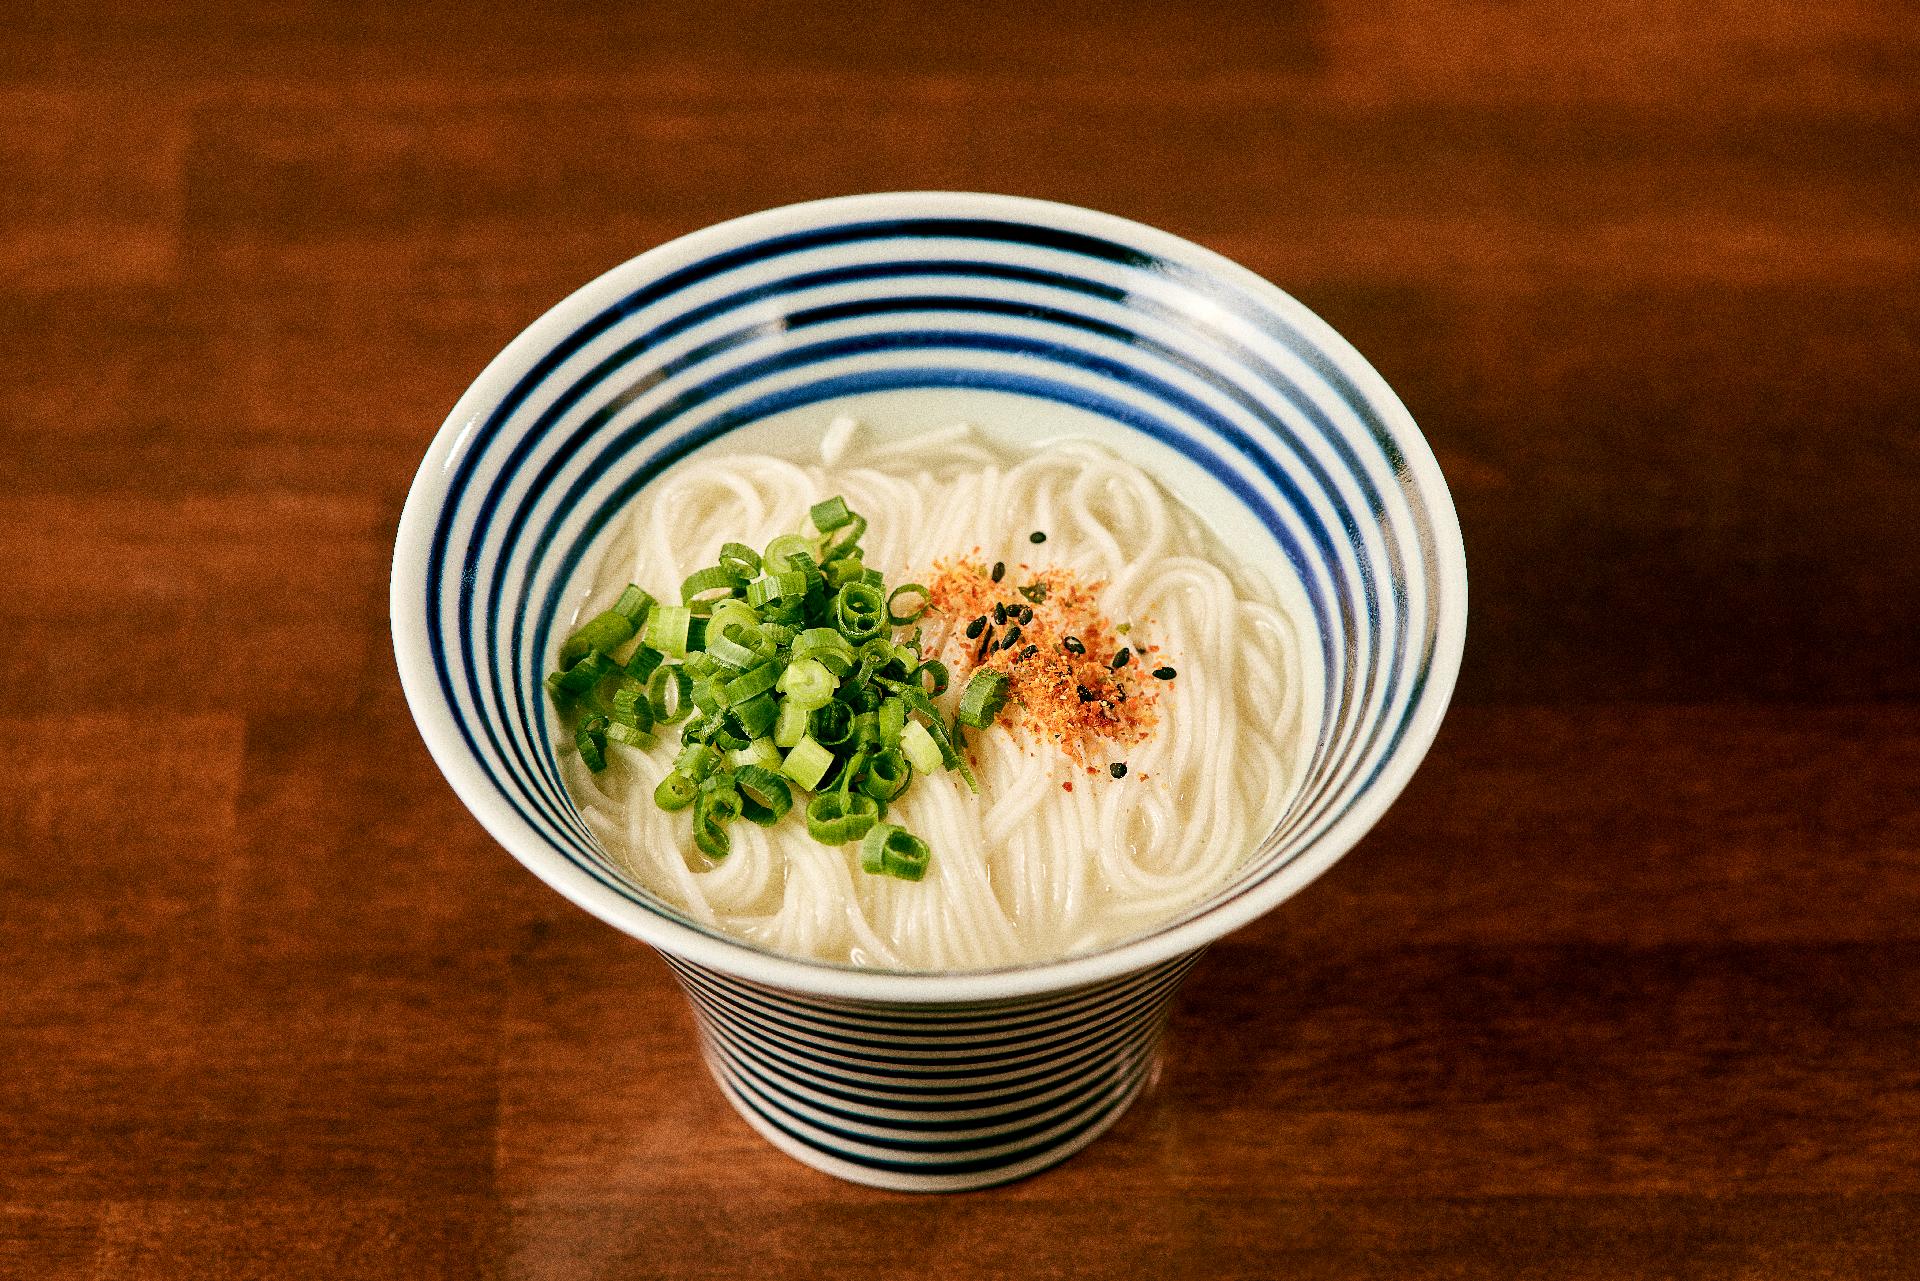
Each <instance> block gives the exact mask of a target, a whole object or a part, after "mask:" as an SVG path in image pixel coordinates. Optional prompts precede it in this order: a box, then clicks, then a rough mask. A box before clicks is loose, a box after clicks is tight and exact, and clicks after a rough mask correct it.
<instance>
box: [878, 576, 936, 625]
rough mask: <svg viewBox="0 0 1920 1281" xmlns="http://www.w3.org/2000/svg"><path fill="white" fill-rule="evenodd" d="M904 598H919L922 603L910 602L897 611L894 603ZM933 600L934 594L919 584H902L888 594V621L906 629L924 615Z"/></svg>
mask: <svg viewBox="0 0 1920 1281" xmlns="http://www.w3.org/2000/svg"><path fill="white" fill-rule="evenodd" d="M902 596H918V597H919V598H920V601H919V603H918V604H914V603H912V602H911V601H909V602H908V604H907V605H906V606H904V607H902V608H900V609H895V608H894V602H895V601H897V600H899V599H900V598H901V597H902ZM932 600H933V593H932V592H929V591H928V590H927V589H926V588H924V587H922V586H921V585H920V584H919V583H902V584H900V586H898V587H896V588H894V589H893V590H892V591H891V592H889V593H888V594H887V621H888V622H889V623H892V624H893V625H894V626H895V627H905V626H906V625H907V624H908V623H911V622H914V621H915V620H917V619H918V618H920V617H921V616H922V615H924V614H925V613H926V612H927V606H928V604H929V603H931V602H932Z"/></svg>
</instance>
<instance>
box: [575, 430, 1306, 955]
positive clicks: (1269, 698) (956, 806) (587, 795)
mask: <svg viewBox="0 0 1920 1281" xmlns="http://www.w3.org/2000/svg"><path fill="white" fill-rule="evenodd" d="M820 453H821V465H807V466H801V465H797V464H795V463H792V462H788V461H785V460H783V459H778V458H772V457H766V456H763V455H738V454H735V455H715V456H710V457H702V458H695V459H694V460H692V461H690V462H688V463H685V464H682V465H681V466H680V467H678V468H676V469H675V470H673V471H672V472H670V473H669V474H668V475H667V476H666V477H664V478H663V479H662V480H660V481H659V482H657V483H656V484H655V485H654V486H653V487H652V488H650V489H649V490H648V491H647V493H646V494H645V496H644V499H643V501H641V502H639V503H636V504H635V505H634V508H633V514H632V515H631V516H630V517H629V518H628V519H626V520H625V521H623V522H621V524H620V526H619V528H618V529H617V530H616V531H615V532H614V534H613V536H612V537H611V538H610V540H609V542H608V545H607V548H606V550H605V552H604V553H603V555H602V558H601V560H600V561H599V564H598V568H597V569H596V571H595V576H594V587H593V589H592V591H591V592H590V593H589V594H588V595H587V597H586V599H585V600H584V602H583V603H582V606H581V609H580V613H579V617H582V618H585V617H589V616H591V615H592V614H594V613H597V612H599V611H600V610H602V609H604V608H606V607H607V606H608V605H609V604H610V603H611V602H612V600H613V599H614V597H615V596H617V595H618V594H619V592H620V589H621V588H622V587H624V586H625V585H626V584H627V583H628V582H636V583H639V584H641V585H642V586H645V587H648V588H650V589H651V590H653V591H654V592H655V593H656V594H658V593H659V592H660V591H661V590H662V589H663V588H664V589H666V590H669V591H670V590H672V589H673V588H674V587H676V586H677V585H678V584H679V583H680V582H681V580H682V579H684V578H685V577H686V576H687V575H688V574H689V573H691V572H692V571H693V570H695V569H697V568H699V567H700V566H702V565H708V564H711V563H713V562H714V560H715V559H716V558H717V556H718V553H719V547H720V544H721V543H722V542H724V541H738V542H743V543H746V544H748V545H749V546H754V547H763V546H765V545H766V544H767V543H768V542H769V541H770V540H771V539H773V538H774V537H775V536H776V535H778V534H784V533H790V532H793V531H795V530H798V529H801V528H802V527H803V523H804V521H805V518H806V514H807V509H808V508H809V507H810V506H811V505H812V504H813V503H815V502H817V501H819V500H820V499H823V498H826V497H830V496H831V495H833V494H836V493H840V494H844V495H845V496H846V499H847V502H848V504H849V505H850V506H851V507H853V508H854V509H855V510H856V511H861V512H864V513H865V514H867V515H868V517H869V518H870V519H871V520H872V521H873V523H872V526H871V527H870V528H869V530H868V531H867V534H866V536H865V538H864V539H863V540H862V542H863V545H864V546H865V548H866V563H867V564H868V565H870V566H872V567H874V568H876V569H879V570H881V571H882V572H883V573H885V575H886V576H887V579H888V581H889V582H905V581H921V582H930V581H932V580H931V578H929V577H928V576H927V575H928V574H929V572H930V568H931V562H932V561H933V560H935V559H938V558H940V557H945V556H954V555H978V556H980V557H982V558H983V559H985V560H989V561H991V560H996V559H1004V560H1006V561H1008V562H1009V563H1018V562H1025V563H1028V564H1036V565H1042V564H1050V565H1057V566H1061V567H1065V568H1071V569H1073V570H1075V571H1077V572H1079V573H1080V574H1082V575H1084V576H1086V577H1087V578H1089V579H1104V580H1106V583H1107V586H1106V588H1105V590H1104V592H1103V593H1102V596H1101V606H1102V608H1103V609H1104V610H1105V611H1106V613H1107V614H1108V616H1109V617H1111V618H1114V619H1116V620H1129V619H1130V620H1143V621H1144V620H1150V622H1146V623H1145V626H1146V629H1147V630H1148V631H1150V634H1151V636H1152V638H1153V640H1154V641H1155V642H1157V643H1158V644H1159V645H1160V646H1161V651H1160V652H1161V653H1162V654H1164V655H1166V656H1167V657H1168V661H1172V662H1174V663H1176V664H1177V665H1178V667H1179V676H1178V677H1177V678H1176V679H1175V680H1173V681H1170V682H1167V683H1165V684H1164V685H1161V686H1160V687H1159V691H1158V692H1159V694H1160V703H1159V724H1158V728H1157V730H1156V732H1155V733H1154V735H1153V737H1152V738H1151V739H1150V740H1148V741H1147V742H1144V743H1139V744H1135V745H1134V746H1132V747H1131V748H1128V749H1126V752H1125V756H1126V759H1127V760H1128V762H1129V773H1128V776H1127V777H1126V778H1124V779H1119V780H1115V779H1112V778H1110V777H1108V776H1107V775H1106V774H1105V773H1101V774H1099V775H1097V776H1094V777H1089V776H1088V775H1087V773H1086V771H1085V769H1084V768H1081V769H1076V768H1075V767H1073V766H1071V765H1070V764H1069V763H1068V762H1067V761H1066V760H1065V759H1064V758H1063V757H1061V756H1060V755H1059V754H1058V753H1057V752H1055V751H1054V749H1052V748H1050V747H1046V746H1042V745H1038V744H1033V743H1030V742H1028V741H1026V740H1024V739H1021V738H1019V737H1016V736H1015V735H1014V734H1012V733H1010V732H1009V731H1008V730H1006V729H1004V728H999V727H996V728H994V729H991V730H988V731H986V732H985V733H982V734H977V735H975V736H974V739H973V755H974V756H976V757H977V758H978V760H979V770H978V773H979V776H980V781H981V793H980V795H979V796H977V797H976V796H973V795H971V794H970V793H969V792H968V791H967V789H966V785H965V784H964V783H963V782H962V781H961V780H960V778H959V777H958V776H957V775H955V774H948V773H942V774H937V775H932V776H919V777H916V778H915V779H914V782H913V785H912V787H911V788H910V789H909V791H908V792H907V793H906V794H905V796H904V797H903V798H902V799H901V800H900V801H898V802H896V803H895V804H894V806H893V807H892V809H891V812H890V813H889V815H888V818H889V821H894V822H898V823H900V824H902V825H903V826H905V827H907V828H908V829H910V830H911V831H913V832H914V833H916V834H917V835H919V836H920V837H921V838H922V839H923V840H925V841H926V842H927V843H928V845H929V846H931V847H932V849H933V851H934V857H933V861H932V864H931V866H930V869H929V871H928V875H927V877H926V879H925V880H924V881H921V882H919V883H917V884H914V883H908V882H902V881H898V880H894V879H892V878H890V877H883V876H872V875H868V874H866V873H863V872H861V871H860V870H859V855H858V850H857V847H855V846H848V847H846V848H844V849H829V848H827V847H824V846H821V845H819V844H817V843H815V842H814V841H813V840H812V839H811V838H810V837H808V835H807V832H806V827H805V824H804V823H802V822H800V821H799V820H798V819H797V818H790V819H789V820H787V821H785V822H783V823H781V824H779V825H778V826H776V827H775V828H772V829H761V828H757V827H755V826H753V825H752V824H750V823H736V824H734V825H733V826H732V827H731V828H729V831H730V832H731V833H732V835H733V852H732V854H731V855H730V856H729V857H728V858H726V859H725V860H723V861H722V862H720V863H718V864H711V863H709V861H708V860H706V859H705V858H703V857H701V856H700V855H698V854H697V853H694V852H692V851H691V848H690V847H691V841H690V839H689V837H688V834H687V832H686V831H685V830H684V829H685V827H686V823H685V817H686V816H685V815H684V814H668V813H666V812H665V811H662V810H661V809H659V807H658V806H656V805H655V804H654V803H653V800H652V795H653V789H654V787H655V785H656V784H657V783H658V782H659V780H660V779H661V778H662V777H663V776H664V775H665V773H666V772H667V770H668V769H669V768H670V767H671V764H672V760H673V755H674V752H675V750H676V746H677V744H676V742H675V740H674V736H673V735H672V734H670V733H669V734H666V735H663V736H661V738H660V741H659V743H658V744H657V745H656V746H654V747H652V748H650V749H646V750H644V751H643V750H638V749H633V748H628V747H624V746H620V745H614V746H613V748H612V749H611V754H610V764H609V768H608V769H607V770H605V771H604V772H602V773H601V774H599V775H594V774H590V773H588V771H587V770H586V769H585V768H584V766H583V765H582V764H581V762H580V760H579V758H578V754H577V753H576V752H573V751H572V750H571V743H570V741H569V739H568V736H565V735H562V736H561V742H562V758H563V769H564V778H565V780H566V783H567V786H568V788H569V789H570V791H571V792H572V794H573V796H574V799H575V801H576V802H577V803H578V804H579V806H580V808H581V812H582V814H583V815H584V816H585V818H586V820H587V822H588V824H589V826H590V828H591V829H592V831H593V832H594V834H595V836H597V837H598V838H599V840H600V841H601V843H602V844H603V845H604V846H605V847H606V849H607V850H608V852H609V854H610V855H611V857H612V859H613V860H614V862H615V863H616V864H617V865H618V866H619V867H620V868H622V869H624V870H625V871H626V872H627V873H628V874H630V875H631V876H632V877H633V879H634V880H635V881H636V882H638V883H639V884H640V885H642V886H643V887H644V888H645V889H647V890H648V891H649V892H651V893H652V894H654V895H655V896H657V897H659V898H660V899H663V900H665V901H666V902H668V903H670V904H672V905H674V906H676V907H678V908H680V909H681V910H683V911H685V912H687V913H688V914H689V915H690V916H692V917H693V918H694V919H696V920H699V921H701V922H704V923H707V924H709V925H712V926H715V927H717V928H719V929H722V930H725V931H728V932H730V933H733V934H736V935H738V936H740V937H742V938H746V939H748V940H750V941H753V942H756V943H758V944H761V945H763V946H765V947H768V948H772V949H774V950H777V951H780V952H785V953H789V954H791V955H795V956H802V957H809V958H815V959H820V960H826V961H838V962H851V963H853V964H858V965H876V966H884V967H888V968H896V969H946V968H954V967H969V968H970V967H980V966H990V965H1005V964H1015V963H1022V962H1031V961H1036V960H1043V959H1048V958H1052V957H1058V956H1062V955H1069V954H1073V953H1078V952H1085V951H1090V950H1093V949H1097V948H1100V947H1103V946H1106V945H1108V944H1110V943H1113V942H1115V941H1117V940H1119V939H1121V938H1124V937H1126V936H1128V935H1130V934H1134V933H1137V932H1139V931H1140V930H1142V929H1145V928H1149V927H1151V926H1152V925H1153V924H1154V923H1155V922H1157V921H1160V920H1164V919H1166V918H1167V917H1169V916H1170V915H1172V914H1174V913H1176V912H1179V911H1180V910H1182V909H1183V908H1186V907H1188V906H1190V905H1192V904H1194V903H1195V902H1197V901H1199V900H1200V899H1202V898H1204V897H1205V896H1206V895H1207V894H1208V893H1210V892H1211V891H1213V890H1215V889H1217V888H1218V887H1219V886H1221V885H1222V884H1223V883H1224V882H1225V881H1226V880H1227V879H1228V878H1229V877H1230V876H1231V874H1232V873H1233V871H1234V869H1235V868H1236V867H1237V866H1238V865H1239V864H1240V863H1241V862H1242V860H1244V859H1245V858H1246V857H1247V855H1248V854H1249V853H1250V852H1251V849H1252V846H1253V844H1254V843H1255V842H1256V841H1257V840H1258V839H1259V837H1260V835H1261V834H1262V833H1264V832H1266V831H1268V830H1269V829H1270V827H1271V826H1272V824H1273V823H1274V822H1275V821H1276V820H1277V819H1278V818H1279V816H1280V813H1281V810H1282V808H1283V806H1284V804H1285V802H1286V801H1287V800H1288V799H1289V798H1290V797H1291V796H1292V794H1293V791H1294V786H1295V783H1296V781H1297V772H1298V770H1299V768H1300V766H1301V763H1302V761H1303V760H1304V756H1305V746H1304V739H1305V736H1306V732H1307V722H1308V717H1307V710H1306V708H1307V704H1306V702H1305V700H1304V698H1303V694H1304V693H1305V692H1306V691H1305V690H1304V688H1303V686H1304V682H1305V679H1306V676H1305V672H1306V667H1305V660H1304V656H1303V649H1302V646H1303V643H1304V640H1305V637H1303V635H1302V633H1301V630H1300V628H1299V626H1298V625H1297V623H1296V621H1295V619H1294V618H1293V617H1291V616H1289V614H1288V613H1287V612H1286V611H1285V610H1282V609H1279V608H1276V607H1275V606H1274V605H1273V604H1272V603H1271V602H1269V601H1266V600H1261V599H1258V598H1257V597H1255V596H1254V595H1253V593H1252V591H1251V590H1249V589H1247V588H1246V587H1245V586H1243V585H1237V584H1236V581H1235V580H1234V579H1232V578H1230V577H1229V576H1228V574H1227V573H1225V572H1223V571H1222V569H1221V568H1220V564H1219V562H1220V560H1221V556H1220V553H1219V552H1218V551H1217V549H1216V548H1215V546H1214V543H1213V540H1212V539H1211V537H1210V536H1208V535H1206V534H1205V533H1204V532H1203V530H1202V527H1201V525H1200V524H1199V522H1198V521H1196V520H1195V519H1193V517H1192V515H1191V514H1190V513H1188V512H1187V511H1185V510H1184V509H1182V508H1180V507H1179V506H1178V505H1177V504H1176V503H1174V502H1173V500H1172V499H1170V498H1169V497H1167V495H1166V494H1165V492H1164V491H1163V490H1162V489H1161V488H1160V486H1159V485H1158V484H1157V483H1156V482H1154V481H1153V480H1152V479H1151V478H1150V477H1149V476H1148V475H1147V474H1146V473H1144V472H1142V471H1141V470H1140V469H1139V468H1137V467H1135V466H1133V465H1132V464H1130V463H1128V462H1126V461H1124V460H1122V459H1120V458H1118V457H1116V456H1115V455H1114V454H1112V453H1111V452H1109V451H1107V450H1105V449H1103V448H1101V447H1099V446H1098V445H1095V444H1092V443H1089V442H1086V441H1079V440H1068V441H1063V442H1057V443H1054V444H1051V445H1048V446H1046V447H1044V448H1041V449H1039V450H1036V451H1034V452H1032V453H1030V454H1028V455H1026V456H1024V457H1022V458H1020V459H1018V460H1017V461H1015V462H1013V464H1012V465H1011V466H1008V465H1007V460H1006V459H1005V458H1003V457H1000V456H997V455H996V454H995V453H994V452H993V451H992V450H990V449H989V448H987V447H986V446H985V445H984V444H983V443H982V442H981V440H980V439H979V437H978V436H977V435H976V434H975V432H974V431H973V429H972V428H971V427H969V426H967V425H965V424H961V425H957V426H955V427H951V428H948V429H945V430H943V431H937V432H930V433H922V434H919V435H916V436H913V437H911V438H909V439H906V440H898V441H894V442H891V443H888V442H886V441H884V440H883V441H879V442H876V441H875V439H874V437H873V434H872V433H869V432H864V431H861V430H859V429H858V426H857V424H856V423H855V421H854V420H853V419H851V418H847V417H839V418H836V419H834V421H833V422H832V424H831V425H830V426H829V427H828V428H827V429H826V431H825V433H824V434H823V436H822V438H821V448H820ZM1034 529H1044V530H1045V531H1046V533H1047V541H1046V543H1045V544H1044V546H1043V547H1035V546H1032V545H1030V544H1029V543H1028V541H1027V533H1028V532H1029V531H1031V530H1034ZM948 637H949V629H948V627H947V626H946V625H945V623H943V622H939V621H933V620H930V625H929V626H928V628H927V632H926V637H925V644H926V647H927V650H928V652H929V653H933V652H937V651H938V650H939V649H940V647H941V646H942V645H943V643H944V642H945V641H946V640H947V639H948ZM954 639H955V640H956V643H957V642H958V637H955V638H954ZM951 657H952V654H951V653H950V654H949V658H950V659H951ZM1156 661H1158V660H1156ZM1068 782H1072V783H1073V784H1074V790H1072V791H1067V790H1066V789H1065V787H1064V786H1063V784H1065V783H1068ZM802 803H804V798H802Z"/></svg>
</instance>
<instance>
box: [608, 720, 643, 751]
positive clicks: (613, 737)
mask: <svg viewBox="0 0 1920 1281" xmlns="http://www.w3.org/2000/svg"><path fill="white" fill-rule="evenodd" d="M607 739H608V741H609V742H614V743H624V744H626V745H627V746H628V747H651V746H652V745H653V735H652V734H651V733H649V732H648V731H646V730H644V729H641V728H640V727H639V726H638V725H623V724H621V723H620V722H619V721H613V722H611V723H610V724H609V725H608V726H607Z"/></svg>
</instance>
